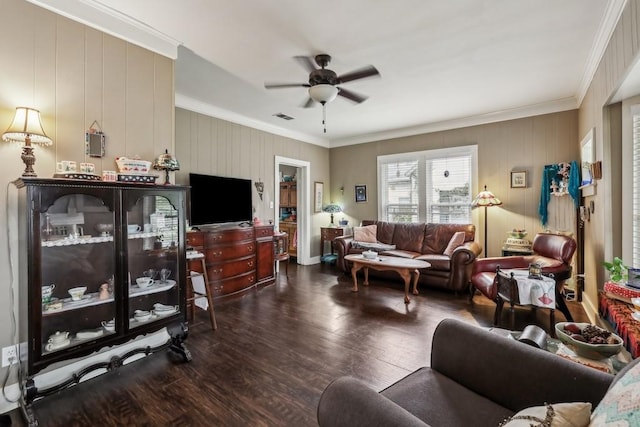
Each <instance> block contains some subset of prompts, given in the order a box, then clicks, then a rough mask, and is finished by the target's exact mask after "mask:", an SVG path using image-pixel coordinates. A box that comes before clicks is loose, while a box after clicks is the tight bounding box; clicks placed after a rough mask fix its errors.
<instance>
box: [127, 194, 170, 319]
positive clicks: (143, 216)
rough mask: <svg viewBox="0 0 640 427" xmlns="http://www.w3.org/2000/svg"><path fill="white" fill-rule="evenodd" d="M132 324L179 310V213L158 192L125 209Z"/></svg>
mask: <svg viewBox="0 0 640 427" xmlns="http://www.w3.org/2000/svg"><path fill="white" fill-rule="evenodd" d="M125 228H126V229H125V230H123V231H124V232H125V233H126V236H127V238H126V240H125V241H126V244H127V254H128V255H127V260H128V263H127V264H128V281H129V304H128V316H129V317H128V319H129V328H138V327H140V326H143V325H146V324H149V323H153V322H156V321H158V320H160V319H164V318H168V317H171V316H175V315H176V314H179V313H180V291H179V286H178V285H177V282H178V281H177V277H178V273H179V271H178V268H179V265H178V243H179V241H178V239H179V234H178V233H179V215H178V211H177V210H176V207H175V206H173V205H172V203H171V201H170V200H169V199H168V198H166V197H164V196H162V195H157V194H148V195H143V196H141V197H139V198H138V199H137V200H136V201H135V203H134V204H133V205H132V207H131V208H130V209H129V210H127V213H126V227H125Z"/></svg>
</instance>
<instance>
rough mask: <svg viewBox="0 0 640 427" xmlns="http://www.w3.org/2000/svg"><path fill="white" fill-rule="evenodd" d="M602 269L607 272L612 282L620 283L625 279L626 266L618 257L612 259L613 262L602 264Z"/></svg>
mask: <svg viewBox="0 0 640 427" xmlns="http://www.w3.org/2000/svg"><path fill="white" fill-rule="evenodd" d="M602 265H604V268H606V269H607V271H608V272H609V278H610V279H611V281H613V282H621V281H622V280H623V279H626V278H627V268H628V267H627V266H626V265H624V262H623V261H622V259H621V258H620V257H614V258H613V262H609V261H604V262H603V263H602Z"/></svg>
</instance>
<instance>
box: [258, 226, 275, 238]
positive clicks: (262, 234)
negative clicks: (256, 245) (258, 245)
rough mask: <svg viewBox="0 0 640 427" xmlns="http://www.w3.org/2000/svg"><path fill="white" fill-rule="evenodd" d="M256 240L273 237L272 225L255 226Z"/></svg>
mask: <svg viewBox="0 0 640 427" xmlns="http://www.w3.org/2000/svg"><path fill="white" fill-rule="evenodd" d="M255 229H256V239H260V238H271V237H273V225H264V226H256V227H255Z"/></svg>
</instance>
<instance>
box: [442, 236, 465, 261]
mask: <svg viewBox="0 0 640 427" xmlns="http://www.w3.org/2000/svg"><path fill="white" fill-rule="evenodd" d="M463 243H464V231H456V232H455V233H453V236H451V240H449V244H448V245H447V248H446V249H445V250H444V252H443V254H445V255H446V256H449V257H450V256H451V255H453V251H454V250H455V249H456V248H457V247H458V246H460V245H462V244H463Z"/></svg>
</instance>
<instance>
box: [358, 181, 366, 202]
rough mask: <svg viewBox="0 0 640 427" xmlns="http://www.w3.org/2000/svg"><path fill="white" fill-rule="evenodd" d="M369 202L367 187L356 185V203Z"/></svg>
mask: <svg viewBox="0 0 640 427" xmlns="http://www.w3.org/2000/svg"><path fill="white" fill-rule="evenodd" d="M366 201H367V186H366V185H356V203H362V202H366Z"/></svg>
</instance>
